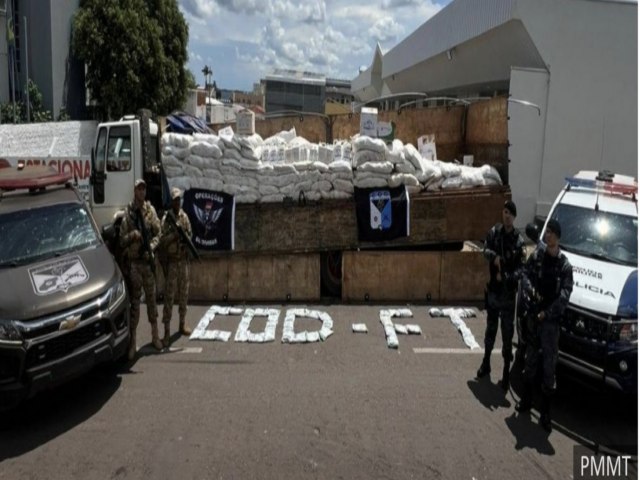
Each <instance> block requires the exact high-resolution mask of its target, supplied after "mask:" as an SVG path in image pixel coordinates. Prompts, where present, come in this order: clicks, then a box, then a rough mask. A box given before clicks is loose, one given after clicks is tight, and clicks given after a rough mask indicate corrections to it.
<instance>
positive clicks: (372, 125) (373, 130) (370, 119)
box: [360, 107, 378, 138]
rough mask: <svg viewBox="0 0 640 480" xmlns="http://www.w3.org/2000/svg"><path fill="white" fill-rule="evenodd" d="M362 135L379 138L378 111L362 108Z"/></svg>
mask: <svg viewBox="0 0 640 480" xmlns="http://www.w3.org/2000/svg"><path fill="white" fill-rule="evenodd" d="M360 135H367V136H369V137H373V138H377V136H378V109H377V108H369V107H362V110H360Z"/></svg>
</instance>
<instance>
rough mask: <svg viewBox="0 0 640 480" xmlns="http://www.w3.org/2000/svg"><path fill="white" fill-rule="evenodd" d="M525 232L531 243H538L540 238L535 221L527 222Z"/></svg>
mask: <svg viewBox="0 0 640 480" xmlns="http://www.w3.org/2000/svg"><path fill="white" fill-rule="evenodd" d="M525 233H526V235H527V237H529V239H530V240H531V241H532V242H533V243H538V241H539V240H540V232H539V231H538V226H537V225H536V224H535V223H528V224H527V227H526V228H525Z"/></svg>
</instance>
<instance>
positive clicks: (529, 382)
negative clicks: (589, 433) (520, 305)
mask: <svg viewBox="0 0 640 480" xmlns="http://www.w3.org/2000/svg"><path fill="white" fill-rule="evenodd" d="M524 275H525V276H526V279H524V280H526V282H527V284H528V289H529V290H530V291H529V292H528V296H530V297H531V298H532V299H533V301H532V302H531V307H530V311H529V312H527V314H526V318H525V323H526V325H525V326H526V329H527V337H526V338H527V350H526V356H525V368H524V375H525V386H524V391H523V395H522V400H521V402H520V404H519V405H518V407H517V410H518V411H521V412H523V411H527V410H529V409H530V408H531V402H532V394H533V391H532V390H533V385H534V382H535V378H536V375H537V373H538V370H539V368H540V367H542V403H541V405H540V414H541V417H540V423H541V425H542V426H543V427H544V428H546V429H547V430H549V429H550V428H551V417H550V397H551V395H552V394H553V392H554V391H555V388H556V363H557V361H558V341H559V338H560V320H561V318H562V315H563V313H564V310H565V308H566V307H567V304H568V303H569V297H570V296H571V292H572V291H573V269H572V267H571V264H570V263H569V260H568V259H567V257H566V256H565V255H564V254H563V253H562V252H560V253H559V254H558V256H557V257H554V256H552V255H550V254H549V253H547V252H546V249H545V248H544V247H538V248H537V249H536V251H535V252H534V253H533V254H532V255H531V256H530V257H529V260H528V261H527V264H526V267H525V273H524ZM540 312H544V319H543V320H542V321H540V320H538V314H539V313H540Z"/></svg>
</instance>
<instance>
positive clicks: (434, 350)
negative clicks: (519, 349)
mask: <svg viewBox="0 0 640 480" xmlns="http://www.w3.org/2000/svg"><path fill="white" fill-rule="evenodd" d="M413 353H473V354H477V353H482V354H484V348H474V349H471V348H414V349H413ZM499 353H502V350H495V349H494V350H492V351H491V354H492V355H497V354H499Z"/></svg>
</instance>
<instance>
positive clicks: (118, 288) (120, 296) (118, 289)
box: [109, 278, 127, 309]
mask: <svg viewBox="0 0 640 480" xmlns="http://www.w3.org/2000/svg"><path fill="white" fill-rule="evenodd" d="M126 293H127V289H126V287H125V284H124V278H120V280H118V282H117V283H116V284H115V285H113V286H112V287H111V288H110V289H109V309H111V308H113V307H115V306H116V305H118V304H119V303H120V302H122V300H124V297H125V295H126Z"/></svg>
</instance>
